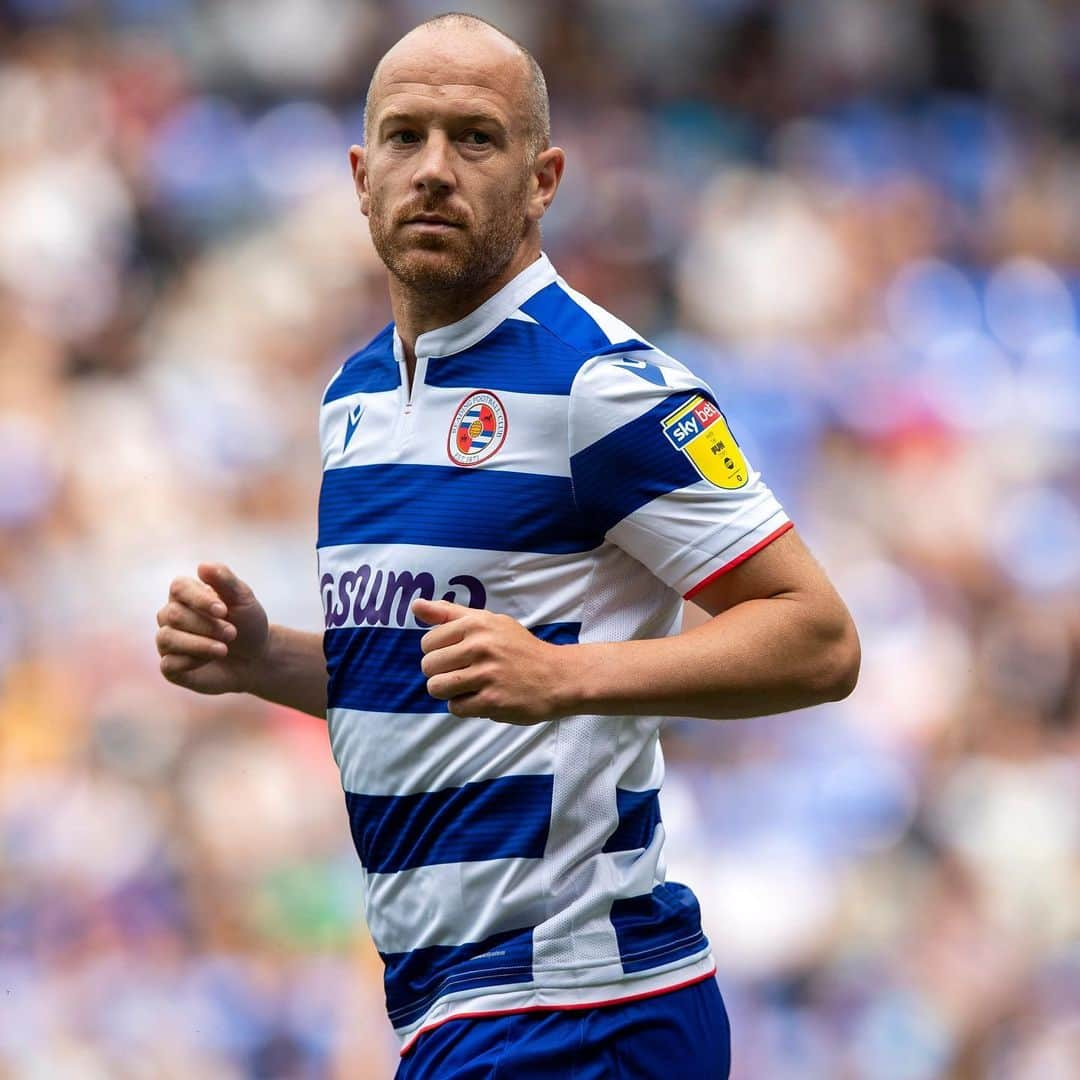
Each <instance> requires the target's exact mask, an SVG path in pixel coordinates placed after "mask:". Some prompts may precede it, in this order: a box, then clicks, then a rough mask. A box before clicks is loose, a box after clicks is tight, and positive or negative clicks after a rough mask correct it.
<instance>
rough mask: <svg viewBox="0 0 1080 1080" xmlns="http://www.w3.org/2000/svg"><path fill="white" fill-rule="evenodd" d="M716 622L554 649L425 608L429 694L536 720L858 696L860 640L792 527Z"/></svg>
mask: <svg viewBox="0 0 1080 1080" xmlns="http://www.w3.org/2000/svg"><path fill="white" fill-rule="evenodd" d="M695 601H696V602H697V603H698V604H700V605H701V606H702V607H703V608H704V609H705V610H706V611H707V612H709V613H710V614H711V615H712V618H710V619H709V620H708V621H707V622H706V623H705V624H704V625H701V626H697V627H695V628H693V629H689V630H686V631H684V632H683V633H681V634H678V635H675V636H673V637H670V638H662V639H657V640H647V641H627V642H617V643H611V644H599V643H598V644H584V645H562V646H559V645H551V644H548V643H546V642H542V641H539V640H538V639H536V638H535V637H534V636H533V635H532V634H530V633H528V631H527V630H525V629H524V628H523V627H521V626H520V624H518V623H516V622H514V621H513V620H512V619H509V618H507V617H506V616H501V615H493V614H492V613H490V612H469V611H468V610H467V609H464V608H458V607H457V605H451V604H445V603H443V602H439V601H436V602H429V601H417V603H416V605H414V607H415V609H416V610H417V612H418V614H420V615H421V617H422V618H424V619H425V620H427V621H428V622H438V623H440V624H441V625H439V626H436V627H435V628H434V629H433V630H430V631H429V632H428V634H427V635H425V638H424V640H423V648H424V652H425V656H424V661H423V670H424V673H425V675H427V676H428V690H429V692H430V693H431V694H432V695H433V696H435V697H439V698H444V699H446V700H449V701H450V709H451V711H452V712H453V713H455V714H456V715H459V716H491V717H492V718H493V719H496V720H503V721H506V722H510V723H526V724H527V723H536V722H538V721H541V720H545V719H551V718H553V717H556V716H566V715H572V714H575V713H600V714H611V715H620V714H641V715H651V714H657V713H658V714H661V715H665V714H666V715H674V716H702V717H711V718H715V719H724V718H728V717H743V716H756V715H761V714H765V713H775V712H782V711H785V710H789V709H799V708H804V707H806V706H809V705H816V704H819V703H820V702H823V701H828V700H834V699H838V698H841V697H844V696H846V695H847V694H848V693H850V692H851V690H852V688H853V687H854V685H855V680H856V678H857V676H858V668H859V642H858V635H857V634H856V631H855V626H854V624H853V623H852V620H851V616H850V615H849V614H848V612H847V609H846V607H845V606H844V603H843V601H842V600H841V599H840V597H839V596H838V595H837V593H836V590H835V589H834V588H833V587H832V585H831V584H830V582H829V580H828V578H827V577H826V576H825V574H824V572H823V571H822V570H821V568H820V567H819V566H818V564H817V563H816V562H815V560H814V558H813V556H811V554H810V553H809V551H807V549H806V547H805V545H804V544H803V543H802V541H801V540H800V539H799V538H798V536H797V535H796V534H795V532H794V530H790V531H788V532H787V533H785V534H784V535H783V536H781V537H779V538H778V539H776V540H774V541H773V542H772V543H771V544H770V545H769V546H768V547H767V548H765V549H764V550H762V551H760V552H758V553H757V554H756V555H754V556H753V558H751V559H748V560H747V561H746V562H744V563H742V564H741V565H740V566H738V567H735V568H734V569H732V570H731V571H730V572H728V573H727V574H725V575H723V576H722V577H720V578H718V579H717V580H716V581H714V582H712V583H710V584H709V585H708V586H707V587H706V588H705V589H703V590H702V591H701V592H700V593H699V594H698V595H697V596H696V597H695Z"/></svg>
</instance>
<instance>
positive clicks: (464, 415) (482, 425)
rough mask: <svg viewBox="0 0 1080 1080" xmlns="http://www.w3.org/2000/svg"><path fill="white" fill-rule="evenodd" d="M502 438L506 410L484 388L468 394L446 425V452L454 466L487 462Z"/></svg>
mask: <svg viewBox="0 0 1080 1080" xmlns="http://www.w3.org/2000/svg"><path fill="white" fill-rule="evenodd" d="M505 438H506V409H504V408H503V403H502V402H501V401H500V400H499V399H498V398H497V397H496V396H495V395H494V394H492V393H489V392H488V391H487V390H478V391H477V392H476V393H475V394H470V395H469V396H468V397H467V398H466V399H465V400H464V401H463V402H462V403H461V404H460V405H459V406H458V410H457V412H456V413H455V414H454V419H453V422H452V423H451V424H450V434H449V436H448V438H447V440H446V452H447V454H449V455H450V460H451V461H452V462H454V464H455V465H479V464H480V462H481V461H487V459H488V458H489V457H492V456H493V455H494V454H495V452H496V451H497V450H498V449H499V447H500V446H502V444H503V440H504V439H505Z"/></svg>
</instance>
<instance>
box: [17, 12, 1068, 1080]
mask: <svg viewBox="0 0 1080 1080" xmlns="http://www.w3.org/2000/svg"><path fill="white" fill-rule="evenodd" d="M437 10H439V9H438V8H436V7H434V6H433V5H431V4H428V3H425V2H420V0H413V2H408V0H398V2H393V3H374V2H364V0H306V2H301V0H217V2H214V3H198V2H195V0H112V2H109V3H91V2H89V0H86V2H78V0H8V2H7V3H6V4H5V5H4V7H3V14H2V15H0V27H2V29H0V50H2V59H3V63H2V68H0V403H2V404H0V1076H4V1077H15V1078H20V1080H21V1078H24V1077H25V1078H31V1077H32V1078H38V1077H47V1078H50V1080H51V1078H54V1077H58V1078H63V1080H92V1078H98V1077H102V1078H106V1077H107V1078H115V1077H132V1078H134V1077H154V1078H162V1077H195V1076H197V1077H200V1078H219V1077H220V1078H226V1077H260V1078H279V1077H281V1078H286V1077H287V1078H293V1077H324V1076H329V1077H339V1078H345V1077H349V1078H354V1077H360V1078H364V1077H380V1076H385V1075H387V1074H388V1073H389V1071H390V1069H391V1068H392V1063H393V1059H394V1048H393V1044H392V1040H391V1035H390V1033H389V1029H388V1027H387V1024H386V1021H385V1019H384V1016H383V1011H382V1003H381V988H380V985H379V965H378V962H377V958H376V957H375V956H374V954H373V951H372V949H371V947H370V944H369V942H368V941H367V938H366V935H365V930H364V925H363V922H362V920H361V917H360V913H359V910H358V901H359V875H358V870H357V866H356V862H355V855H354V853H353V851H352V848H351V844H350V840H349V836H348V832H347V828H346V818H345V813H344V808H343V805H342V800H341V795H340V790H339V784H338V780H337V776H336V773H335V770H334V768H333V766H332V762H331V760H330V755H329V753H328V749H327V745H326V737H325V733H324V728H323V727H322V725H320V724H319V723H318V722H317V721H312V720H311V719H310V718H305V717H302V716H298V715H295V714H292V713H290V712H288V711H286V710H282V709H279V708H275V707H271V706H269V705H265V704H262V703H259V702H257V701H253V700H241V699H205V698H204V699H200V698H197V697H195V696H193V695H190V694H186V693H184V692H181V691H179V690H175V689H173V688H171V687H169V686H168V685H166V684H165V683H164V682H163V681H162V680H161V679H160V677H159V676H158V674H157V663H156V656H155V653H154V648H153V632H154V613H155V611H156V610H157V608H158V607H159V606H160V604H161V603H162V602H163V599H164V592H165V587H166V584H167V582H168V581H169V579H170V578H171V577H172V576H173V575H174V574H175V573H178V572H190V569H191V568H192V566H193V565H194V563H195V561H196V560H198V559H205V558H212V559H222V560H227V561H228V562H230V563H231V564H232V565H233V566H234V567H235V568H236V569H237V570H238V571H239V572H240V573H241V574H242V575H243V576H245V577H246V578H247V579H248V580H249V581H251V582H252V583H253V584H254V586H255V588H256V589H257V591H258V592H259V594H260V595H261V596H262V598H263V599H264V601H265V602H266V604H267V607H268V608H269V610H270V612H271V614H272V617H274V618H275V619H276V620H278V621H283V622H292V623H295V624H298V625H302V626H307V627H311V628H317V627H318V626H319V624H320V611H319V600H318V591H317V587H316V582H315V564H314V556H313V542H314V507H315V498H316V489H317V486H318V477H319V464H318V460H317V448H316V436H315V423H316V406H317V400H318V395H319V392H320V390H321V388H322V386H323V384H324V383H325V381H326V379H327V378H328V377H329V375H330V374H331V372H332V371H333V369H334V368H335V367H336V366H337V365H338V364H339V363H340V362H341V360H342V359H343V358H344V357H345V356H346V355H347V354H348V353H349V352H350V351H351V350H352V349H354V348H355V347H357V346H358V345H359V344H360V343H362V342H363V341H364V340H365V339H366V338H367V337H368V335H370V334H371V333H372V332H373V331H374V330H376V329H377V328H378V327H380V326H381V325H382V324H383V323H384V321H385V320H386V319H387V317H388V307H387V302H386V299H385V289H384V284H383V276H382V270H381V267H380V265H379V264H378V262H377V260H376V259H375V258H374V256H373V253H372V250H371V248H370V246H369V242H368V240H367V235H366V227H365V226H364V224H363V222H362V219H361V217H360V214H359V212H358V209H357V207H356V204H355V201H354V197H353V194H352V191H351V185H350V180H349V176H348V172H347V164H346V148H347V146H348V144H349V142H350V141H353V140H355V139H357V138H358V137H359V134H360V130H361V109H362V98H363V94H364V91H365V87H366V84H367V80H368V78H369V76H370V73H371V69H372V65H373V63H374V61H375V59H376V58H377V56H378V55H379V53H380V52H381V51H382V50H383V49H384V48H385V47H386V46H387V45H388V44H389V43H390V42H391V41H392V40H393V39H394V38H395V37H396V36H397V35H398V34H399V33H400V32H401V31H403V30H404V29H406V28H407V27H408V26H410V25H412V24H413V23H415V22H417V21H419V20H421V19H422V18H424V17H426V16H428V15H430V14H433V13H435V12H436V11H437ZM469 10H473V11H476V12H477V13H479V14H484V15H487V16H489V17H491V18H492V19H494V20H495V21H496V22H498V23H500V24H502V25H503V26H505V27H506V28H507V29H508V30H510V31H511V32H515V33H517V34H518V35H519V36H520V37H521V38H522V39H523V40H524V41H525V42H526V43H527V44H528V45H530V46H531V47H532V48H533V50H534V51H535V53H536V54H537V56H538V58H539V59H540V61H541V63H542V65H543V67H544V69H545V71H546V73H547V76H548V80H549V83H550V86H551V91H552V104H553V114H554V129H555V132H556V136H557V142H558V143H559V144H561V145H562V146H564V147H566V149H567V150H568V153H569V158H570V166H569V169H568V172H567V177H566V182H565V185H564V187H563V190H562V191H561V193H560V196H559V199H558V201H557V203H556V206H555V209H554V212H553V213H552V214H551V215H550V218H549V219H545V226H546V247H547V250H548V251H549V252H550V253H551V255H552V256H553V258H554V260H555V262H556V263H557V265H558V266H559V267H560V269H561V270H562V272H563V273H564V275H565V276H566V277H567V278H568V279H569V280H570V282H571V283H572V284H573V285H575V286H576V287H578V288H580V289H582V290H583V291H584V292H586V293H587V294H589V295H591V296H593V297H594V298H595V299H596V300H598V301H599V302H601V303H602V304H604V305H606V306H608V307H610V308H612V309H613V310H614V311H615V312H617V313H619V314H620V315H622V316H623V317H624V318H626V319H627V320H628V321H630V322H631V323H632V324H634V325H635V326H636V327H637V328H639V329H640V330H641V331H642V332H643V333H646V334H648V335H650V336H652V337H653V338H654V339H655V340H656V341H657V342H658V343H660V344H662V345H663V346H665V347H667V348H668V349H669V351H671V352H673V353H674V354H675V355H677V356H680V357H681V358H683V359H684V360H686V361H687V362H688V363H690V364H691V365H692V366H695V367H696V368H698V369H699V370H700V371H701V372H702V373H703V374H705V375H706V376H707V377H708V378H709V379H710V380H711V381H712V383H713V385H714V387H715V388H716V390H717V392H718V395H719V399H720V401H721V402H722V403H723V404H724V406H725V408H726V410H727V412H728V414H729V417H730V419H731V422H732V424H733V426H734V428H735V430H736V433H741V436H742V440H743V442H744V445H745V446H746V448H747V450H748V454H749V456H750V457H751V460H753V461H754V462H755V463H756V464H757V465H758V466H759V467H760V468H761V469H762V470H763V471H764V473H765V475H766V478H767V479H768V480H769V481H770V483H771V484H772V486H773V487H774V489H775V490H776V491H777V493H778V495H779V496H780V498H781V500H782V501H783V502H784V504H785V505H786V506H787V508H788V509H789V511H790V512H791V514H792V516H793V517H794V518H795V520H796V522H797V523H798V525H799V527H800V528H801V530H802V532H803V534H804V535H805V536H806V538H807V539H808V541H809V543H810V544H811V546H812V548H813V549H814V551H815V552H816V553H817V555H818V556H819V558H820V559H821V561H822V562H823V563H824V564H825V566H826V567H827V569H828V571H829V573H830V574H831V575H832V576H833V578H834V579H835V580H836V582H837V583H838V585H839V587H840V589H841V591H842V593H843V595H844V596H845V597H846V599H847V600H848V602H849V604H850V606H851V607H852V609H853V611H854V613H855V616H856V620H857V623H858V625H859V628H860V631H861V634H862V641H863V651H864V664H863V674H862V681H861V684H860V686H859V688H858V690H857V691H856V692H855V694H854V695H853V696H852V697H851V698H850V700H847V701H845V702H843V703H841V704H836V705H830V706H827V707H822V708H819V709H815V710H813V711H812V712H809V713H804V714H802V715H795V716H785V717H779V718H765V719H759V720H754V721H748V722H737V723H726V724H719V723H710V722H706V721H695V722H688V721H682V722H675V723H673V724H672V725H671V726H670V729H669V732H668V737H667V751H668V758H669V761H670V777H669V780H668V784H667V788H666V791H665V793H664V798H663V813H664V817H665V820H666V822H667V823H668V827H669V833H670V837H671V840H670V867H671V869H670V874H671V876H672V877H673V878H675V879H676V880H686V881H689V882H690V883H691V884H692V885H693V887H694V888H695V889H696V890H697V892H698V894H699V896H700V897H701V900H702V906H703V908H704V911H705V917H706V924H707V929H708V931H709V933H710V935H711V937H712V940H713V944H714V948H715V951H716V955H717V958H718V960H719V963H720V978H721V984H722V986H723V989H724V993H725V995H726V998H727V1001H728V1003H729V1008H730V1011H731V1013H732V1016H733V1020H734V1025H735V1032H736V1037H735V1075H736V1077H743V1078H773V1077H785V1078H787V1077H790V1078H821V1080H842V1078H870V1080H931V1078H945V1077H948V1078H957V1080H969V1078H976V1077H989V1078H993V1080H999V1078H1000V1080H1005V1078H1009V1080H1048V1078H1050V1080H1064V1078H1066V1077H1069V1076H1076V1075H1078V1074H1077V1072H1076V1071H1075V1069H1076V1067H1077V1066H1076V1063H1077V1062H1078V1061H1080V1026H1078V1021H1077V1019H1076V1018H1077V1015H1078V1006H1080V951H1078V947H1077V944H1076V940H1077V930H1078V923H1080V905H1078V904H1077V902H1076V898H1077V883H1078V880H1080V874H1078V871H1080V860H1078V851H1080V842H1078V841H1080V806H1078V801H1077V792H1078V791H1080V784H1078V782H1077V781H1078V777H1077V773H1078V768H1077V758H1076V749H1077V741H1078V707H1080V696H1078V692H1077V671H1078V640H1080V637H1078V635H1080V621H1078V612H1080V607H1078V605H1077V604H1076V599H1077V583H1078V578H1080V514H1078V511H1077V504H1076V501H1075V497H1076V495H1077V494H1078V486H1080V485H1078V479H1080V477H1078V470H1077V467H1076V466H1077V444H1078V438H1080V338H1078V309H1080V153H1078V151H1080V147H1078V141H1077V140H1078V136H1080V114H1078V111H1077V110H1078V103H1080V13H1078V8H1077V5H1075V4H1071V3H1065V2H1060V3H1050V2H1046V3H1037V2H1034V0H1000V2H997V3H974V2H973V3H965V2H963V0H952V2H949V0H934V2H931V0H927V2H923V3H920V2H905V3H888V2H884V0H876V2H875V0H788V2H781V0H776V2H773V3H765V2H753V0H668V2H665V3H663V4H660V3H650V2H648V0H628V2H626V0H624V2H622V3H616V2H615V0H589V2H568V0H567V2H549V3H545V4H537V5H526V4H511V3H499V2H494V0H493V2H491V3H487V4H477V5H471V6H469ZM439 437H441V436H439ZM497 512H498V508H497V507H490V506H473V507H462V513H466V514H492V513H497Z"/></svg>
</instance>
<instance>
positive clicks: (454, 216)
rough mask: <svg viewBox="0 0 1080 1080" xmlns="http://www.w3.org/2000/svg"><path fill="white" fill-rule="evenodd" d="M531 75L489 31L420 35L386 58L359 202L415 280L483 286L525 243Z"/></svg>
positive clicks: (396, 265) (397, 269)
mask: <svg viewBox="0 0 1080 1080" xmlns="http://www.w3.org/2000/svg"><path fill="white" fill-rule="evenodd" d="M414 38H415V39H418V40H414ZM524 77H525V76H524V65H523V64H522V62H521V59H520V57H519V56H517V55H516V54H514V53H513V52H511V51H510V50H509V49H508V48H507V47H506V46H505V43H503V42H499V41H496V42H494V43H492V42H491V40H490V39H489V38H488V37H487V36H486V35H484V36H480V37H479V39H478V38H477V36H476V35H463V34H451V35H445V34H444V35H442V36H439V35H436V34H426V35H425V34H417V35H412V36H410V38H406V39H404V41H403V42H401V43H399V45H398V46H396V47H395V49H394V50H392V51H391V53H389V54H388V55H387V57H386V58H385V59H384V60H383V63H382V67H381V68H380V72H379V76H378V78H377V80H376V86H375V87H373V91H372V93H373V101H372V109H371V116H370V124H369V130H368V136H367V146H366V148H365V150H364V154H363V158H362V159H361V161H362V168H363V173H364V176H363V182H362V188H361V208H362V210H363V212H364V213H365V214H367V216H368V218H369V222H370V226H371V237H372V240H373V242H374V244H375V248H376V250H377V251H378V253H379V256H380V258H381V259H382V260H383V262H384V263H386V265H387V267H388V268H389V270H390V272H391V273H392V274H394V275H395V276H396V277H397V278H398V279H399V280H400V281H402V282H403V283H404V284H406V285H408V286H410V287H411V288H416V289H425V290H429V291H443V290H450V291H455V292H460V291H468V290H470V289H473V288H478V287H480V286H482V285H483V284H484V283H486V282H488V281H490V280H491V279H492V278H494V277H495V276H496V275H498V274H499V273H500V272H501V271H502V270H503V269H504V268H505V267H506V266H507V264H508V263H509V262H510V260H511V259H512V257H513V256H514V253H515V252H516V251H517V250H518V247H519V245H520V244H521V242H522V239H523V237H524V235H525V231H526V227H527V224H528V208H529V195H530V164H531V162H529V161H528V160H527V146H526V138H525V134H526V125H525V121H526V114H525V109H524V104H523V102H524V95H523V79H524Z"/></svg>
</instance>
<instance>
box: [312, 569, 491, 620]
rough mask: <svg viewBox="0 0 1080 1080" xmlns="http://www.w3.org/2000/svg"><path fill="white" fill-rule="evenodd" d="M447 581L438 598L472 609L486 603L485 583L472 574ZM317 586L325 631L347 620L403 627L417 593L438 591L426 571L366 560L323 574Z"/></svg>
mask: <svg viewBox="0 0 1080 1080" xmlns="http://www.w3.org/2000/svg"><path fill="white" fill-rule="evenodd" d="M446 584H447V586H448V587H447V588H446V589H445V590H444V591H443V593H442V595H441V596H440V597H439V599H440V600H449V601H450V602H451V603H453V604H464V605H465V606H466V607H471V608H482V607H484V605H485V604H486V603H487V590H486V589H485V588H484V583H483V582H482V581H480V580H479V579H478V578H474V577H473V576H472V575H471V574H456V575H455V576H454V577H452V578H450V579H449V580H448V581H447V583H446ZM319 587H320V589H321V590H322V600H323V614H324V616H325V624H326V628H327V629H328V630H330V629H334V628H336V627H339V626H344V625H345V624H346V623H350V622H351V623H353V624H354V625H356V626H390V625H395V626H405V625H406V623H407V622H409V621H410V619H412V616H411V613H410V611H409V606H410V605H411V604H412V602H413V601H414V600H415V599H416V598H417V597H418V596H422V597H423V598H424V599H425V600H434V599H435V594H436V592H437V591H438V588H437V586H436V582H435V576H434V575H433V574H430V573H428V571H426V570H422V571H421V572H420V573H418V574H414V573H413V572H412V571H411V570H386V571H383V570H377V569H375V568H374V567H372V566H369V565H368V564H367V563H362V564H361V565H360V566H358V567H356V569H355V570H345V571H343V572H342V573H341V574H340V575H337V576H335V575H334V574H331V573H326V574H323V576H322V579H321V580H320V582H319ZM412 623H413V625H417V620H415V619H412ZM422 625H426V624H422Z"/></svg>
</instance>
